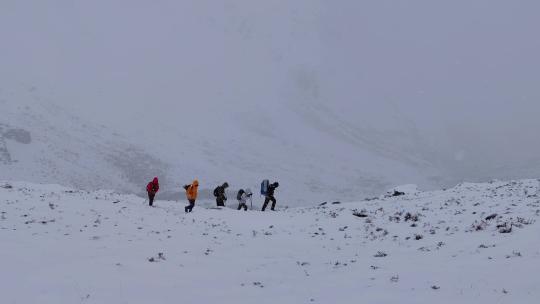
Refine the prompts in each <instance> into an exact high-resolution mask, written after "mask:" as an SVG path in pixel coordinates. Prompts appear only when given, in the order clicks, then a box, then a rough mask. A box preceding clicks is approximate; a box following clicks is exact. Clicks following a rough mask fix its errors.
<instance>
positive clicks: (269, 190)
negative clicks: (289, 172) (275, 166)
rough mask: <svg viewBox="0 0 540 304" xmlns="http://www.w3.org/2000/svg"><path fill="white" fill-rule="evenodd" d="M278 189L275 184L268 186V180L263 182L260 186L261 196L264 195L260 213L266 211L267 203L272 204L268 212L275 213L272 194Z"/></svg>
mask: <svg viewBox="0 0 540 304" xmlns="http://www.w3.org/2000/svg"><path fill="white" fill-rule="evenodd" d="M277 187H279V183H278V182H275V183H273V184H269V183H268V180H264V181H263V183H262V185H261V194H262V195H264V197H265V198H264V204H263V207H262V211H264V210H265V209H266V206H268V203H269V202H272V207H271V208H270V210H272V211H275V208H276V198H275V197H274V192H275V191H276V188H277Z"/></svg>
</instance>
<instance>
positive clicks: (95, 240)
mask: <svg viewBox="0 0 540 304" xmlns="http://www.w3.org/2000/svg"><path fill="white" fill-rule="evenodd" d="M538 188H539V182H538V181H537V180H523V181H515V182H493V183H489V184H462V185H459V186H457V187H456V188H453V189H450V190H446V191H435V192H419V193H408V194H406V195H403V196H397V197H380V198H377V199H372V200H366V201H363V202H358V203H348V204H332V203H328V204H326V205H322V206H318V207H312V208H294V209H288V210H281V211H278V212H266V213H261V212H259V211H248V212H243V211H236V210H232V209H228V208H226V209H223V210H216V209H205V208H201V207H198V206H196V207H195V209H194V213H192V214H184V212H183V207H184V204H183V203H176V202H169V201H158V202H157V207H156V208H149V207H147V206H145V205H144V203H143V201H144V199H142V198H139V197H136V196H129V195H119V194H115V193H113V192H108V191H99V192H85V191H78V190H72V189H67V188H63V187H60V186H51V185H36V184H28V183H20V182H1V183H0V211H1V218H0V244H1V248H2V250H0V269H1V272H0V273H1V276H0V297H1V301H0V302H1V303H216V302H219V303H273V304H275V303H538V302H537V301H538V298H539V297H540V290H539V289H538V286H540V278H539V274H540V246H539V242H540V237H539V236H540V224H539V223H538V219H539V216H540V194H538ZM407 189H410V187H407ZM492 215H493V216H492ZM486 218H488V219H486Z"/></svg>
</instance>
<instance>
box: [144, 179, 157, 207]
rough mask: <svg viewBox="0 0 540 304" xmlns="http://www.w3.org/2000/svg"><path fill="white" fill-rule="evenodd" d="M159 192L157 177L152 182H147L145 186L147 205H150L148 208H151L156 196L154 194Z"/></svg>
mask: <svg viewBox="0 0 540 304" xmlns="http://www.w3.org/2000/svg"><path fill="white" fill-rule="evenodd" d="M158 191H159V181H158V178H157V177H154V180H153V181H151V182H149V183H148V185H147V186H146V192H148V203H149V204H150V207H152V204H153V203H154V197H155V196H156V193H157V192H158Z"/></svg>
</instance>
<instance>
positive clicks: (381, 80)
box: [0, 0, 540, 206]
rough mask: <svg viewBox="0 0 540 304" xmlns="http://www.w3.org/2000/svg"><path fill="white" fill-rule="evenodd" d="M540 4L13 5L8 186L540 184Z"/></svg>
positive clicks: (9, 14)
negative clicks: (535, 35) (538, 35)
mask: <svg viewBox="0 0 540 304" xmlns="http://www.w3.org/2000/svg"><path fill="white" fill-rule="evenodd" d="M481 3H482V4H483V5H481ZM538 5H539V4H538V3H536V2H530V3H527V4H519V5H518V4H516V3H514V2H504V3H503V2H500V3H493V2H492V1H489V0H480V1H479V2H478V3H477V4H475V5H469V4H468V3H459V2H455V1H453V2H448V3H445V4H435V3H430V4H425V3H420V2H418V3H394V4H392V5H389V4H387V3H383V2H377V1H375V2H373V3H371V2H369V3H368V2H359V1H354V0H344V1H340V3H339V4H335V5H334V4H332V3H329V2H328V1H317V0H315V1H312V0H299V1H294V2H280V1H268V2H264V3H262V2H260V1H247V0H231V1H227V2H226V3H215V1H210V0H201V1H180V2H179V1H163V2H159V3H157V2H156V3H148V2H147V1H104V0H98V1H89V2H78V3H71V2H70V1H60V2H56V1H34V2H32V3H29V2H26V1H2V2H1V3H0V37H2V46H3V48H2V55H1V56H0V178H4V179H9V180H13V179H19V180H24V181H34V182H46V183H58V184H62V185H66V186H73V187H76V188H82V189H103V188H107V189H117V190H120V191H123V192H131V193H140V192H141V191H143V189H144V185H145V183H146V182H147V181H148V180H149V179H151V178H152V177H153V176H156V175H158V176H160V177H161V178H162V182H163V186H164V187H163V190H164V192H163V193H161V196H162V198H163V197H168V198H171V199H179V198H180V197H181V193H180V192H181V191H180V189H181V185H183V184H185V183H187V182H189V181H191V180H192V179H193V178H198V179H199V180H200V181H201V184H202V187H203V188H204V189H205V190H206V191H208V190H209V189H212V188H213V187H214V186H215V185H217V184H220V183H222V182H223V181H225V180H226V181H228V182H229V183H230V184H231V185H232V187H233V188H239V187H244V188H245V187H251V188H257V187H258V185H259V183H260V181H261V180H262V179H264V178H269V179H272V180H279V181H280V182H281V187H280V189H279V191H278V199H279V200H280V201H281V202H282V203H283V204H286V205H291V206H294V205H313V204H314V203H318V202H321V201H325V200H358V199H361V198H364V197H366V196H368V195H373V194H376V193H380V192H381V191H384V190H386V189H388V188H390V187H392V186H394V185H397V184H405V183H415V184H418V185H419V186H420V188H423V189H429V188H436V187H437V188H438V187H441V186H444V187H446V186H452V185H455V184H457V183H458V182H461V181H486V180H491V179H493V178H500V179H512V178H536V177H537V176H538V174H539V172H540V158H539V157H538V155H540V144H539V141H537V140H535V138H536V137H537V136H536V130H538V129H539V128H540V120H538V118H537V117H538V113H539V112H540V106H539V105H540V103H539V102H538V100H539V98H540V91H539V90H538V85H537V83H540V79H539V74H538V73H537V71H538V70H539V69H540V66H539V64H540V61H539V60H537V58H538V56H537V54H538V53H540V42H539V40H538V39H530V35H528V34H527V33H529V32H530V31H531V29H534V28H537V27H538V26H537V25H538V18H537V16H536V15H535V14H534V12H536V11H538ZM487 6H489V7H490V9H489V10H486V9H485V7H487ZM479 16H481V18H479ZM457 20H459V22H457ZM493 33H496V35H495V34H493ZM478 37H482V39H478ZM501 44H502V45H501ZM204 189H203V190H204ZM165 192H167V193H165Z"/></svg>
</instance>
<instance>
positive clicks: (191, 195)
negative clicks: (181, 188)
mask: <svg viewBox="0 0 540 304" xmlns="http://www.w3.org/2000/svg"><path fill="white" fill-rule="evenodd" d="M198 188H199V181H198V180H194V181H193V183H192V184H191V185H189V187H188V188H187V189H186V196H187V199H188V200H196V199H197V189H198Z"/></svg>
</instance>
